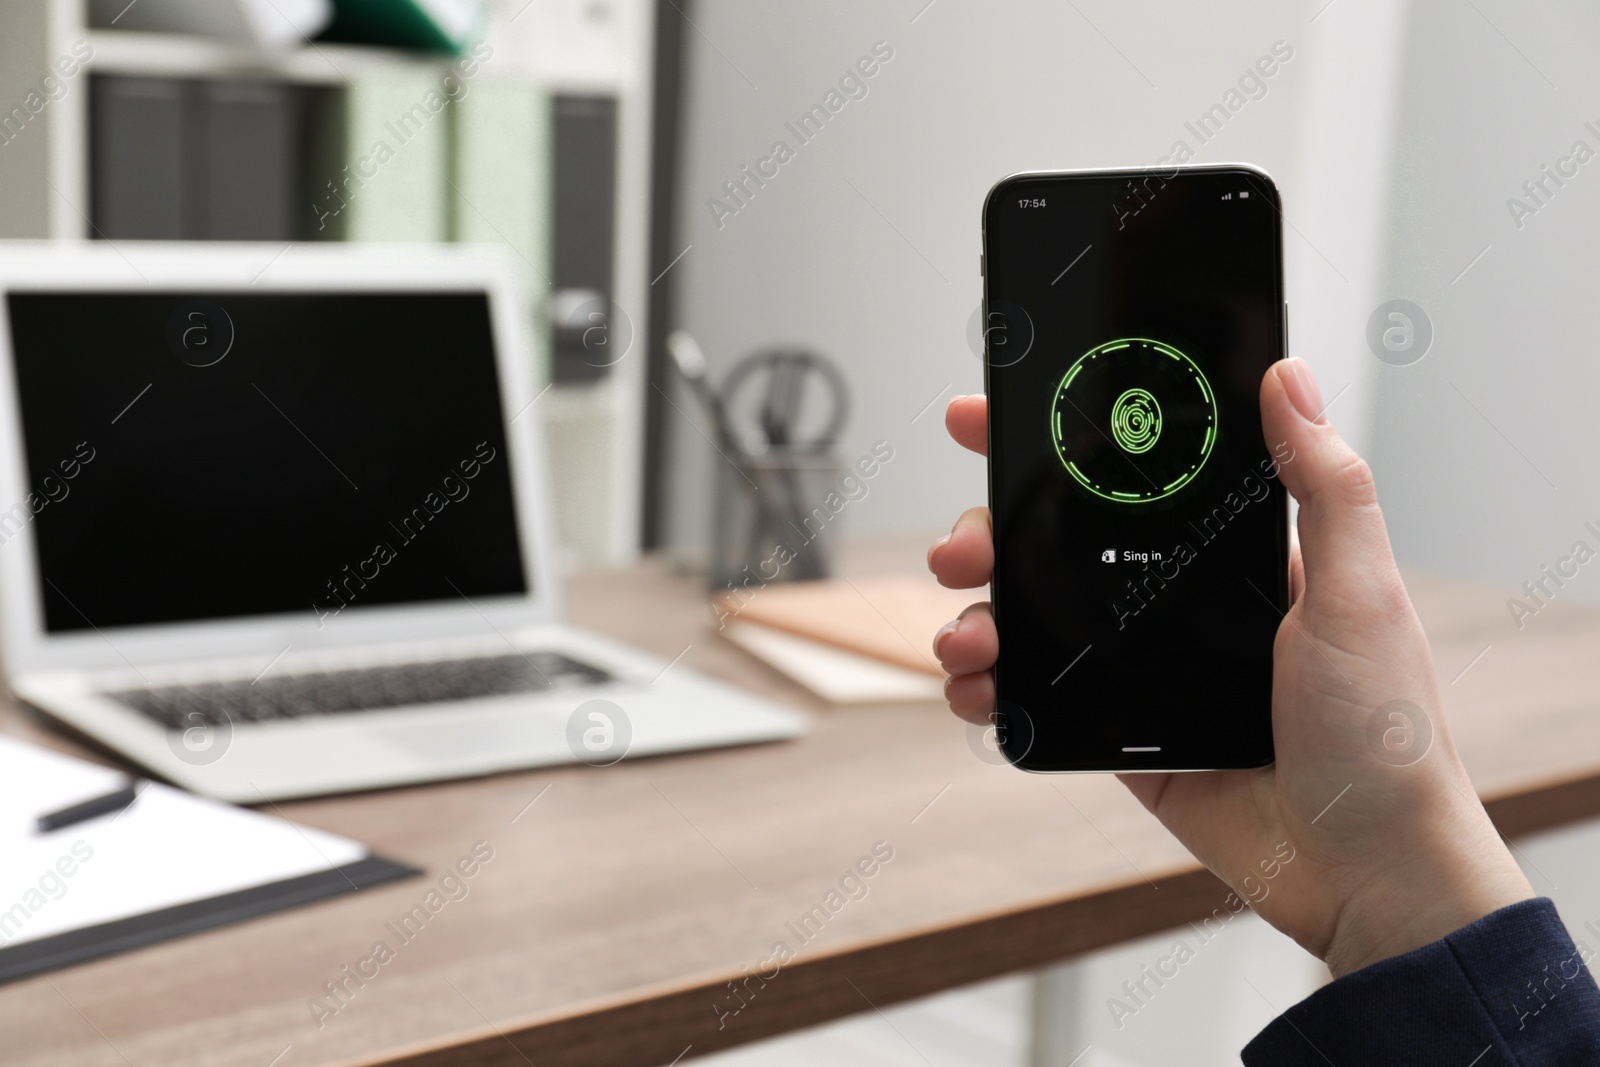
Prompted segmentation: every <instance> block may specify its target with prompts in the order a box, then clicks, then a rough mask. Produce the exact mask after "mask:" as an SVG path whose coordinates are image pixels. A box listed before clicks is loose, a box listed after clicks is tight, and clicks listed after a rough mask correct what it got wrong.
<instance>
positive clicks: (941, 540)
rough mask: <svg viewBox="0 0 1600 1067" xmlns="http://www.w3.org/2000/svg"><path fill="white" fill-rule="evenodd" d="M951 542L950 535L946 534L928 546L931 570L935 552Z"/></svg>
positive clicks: (929, 567)
mask: <svg viewBox="0 0 1600 1067" xmlns="http://www.w3.org/2000/svg"><path fill="white" fill-rule="evenodd" d="M949 543H950V535H949V534H945V535H944V536H943V537H941V538H939V539H938V540H937V541H935V542H934V543H933V544H931V545H929V546H928V569H929V570H930V571H931V570H933V554H934V553H935V552H937V551H939V550H940V549H941V548H943V547H944V546H945V545H947V544H949Z"/></svg>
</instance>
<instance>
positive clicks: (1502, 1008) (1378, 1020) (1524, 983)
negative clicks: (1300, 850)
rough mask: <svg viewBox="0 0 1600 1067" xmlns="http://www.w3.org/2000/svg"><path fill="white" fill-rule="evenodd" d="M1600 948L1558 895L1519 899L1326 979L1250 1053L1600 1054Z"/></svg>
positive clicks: (1524, 1060) (1335, 1061) (1294, 1066)
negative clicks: (1564, 914) (1598, 952)
mask: <svg viewBox="0 0 1600 1067" xmlns="http://www.w3.org/2000/svg"><path fill="white" fill-rule="evenodd" d="M1590 929H1591V930H1593V929H1594V927H1593V925H1592V924H1591V926H1590ZM1594 954H1595V953H1594V949H1593V948H1590V947H1589V946H1588V945H1574V944H1573V941H1572V938H1571V937H1570V936H1569V935H1568V934H1567V930H1566V927H1564V926H1562V925H1561V919H1560V917H1559V916H1557V915H1556V908H1555V905H1554V904H1552V903H1551V902H1550V901H1549V900H1548V899H1546V898H1544V897H1540V898H1539V899H1537V900H1527V901H1523V902H1522V903H1520V904H1513V905H1511V906H1510V907H1509V908H1502V909H1500V910H1499V911H1497V912H1495V913H1494V914H1492V915H1486V916H1484V917H1483V918H1482V919H1479V920H1478V921H1477V922H1475V923H1473V924H1472V925H1471V926H1464V927H1462V928H1461V929H1459V930H1457V931H1456V932H1455V933H1453V934H1451V935H1449V936H1448V937H1445V938H1443V939H1442V940H1439V941H1435V942H1434V943H1433V944H1431V945H1424V946H1423V947H1422V948H1419V949H1417V950H1416V951H1414V952H1408V953H1406V954H1405V955H1404V956H1396V957H1395V958H1393V959H1388V960H1382V961H1380V962H1378V963H1374V964H1373V965H1372V966H1370V967H1364V968H1362V969H1361V970H1359V971H1356V972H1355V973H1354V974H1347V975H1345V976H1344V977H1343V978H1340V979H1339V980H1338V981H1335V982H1333V983H1331V984H1329V985H1327V986H1324V987H1323V988H1322V989H1320V990H1318V991H1317V992H1316V993H1314V994H1312V995H1311V996H1309V997H1307V998H1306V999H1305V1000H1303V1001H1301V1002H1300V1003H1299V1004H1296V1005H1295V1006H1294V1007H1292V1008H1290V1009H1289V1010H1288V1011H1286V1012H1284V1013H1283V1014H1282V1015H1280V1016H1278V1018H1276V1019H1274V1020H1273V1021H1272V1025H1270V1026H1268V1027H1267V1028H1266V1029H1265V1030H1263V1031H1261V1033H1259V1034H1257V1035H1256V1039H1255V1040H1254V1041H1252V1042H1250V1044H1249V1045H1247V1046H1246V1047H1245V1050H1244V1053H1243V1058H1244V1062H1245V1065H1246V1067H1301V1065H1305V1067H1328V1065H1330V1064H1332V1065H1333V1067H1357V1065H1372V1064H1378V1065H1382V1064H1405V1065H1406V1067H1546V1065H1550V1067H1555V1065H1558V1064H1559V1065H1561V1067H1566V1065H1568V1064H1572V1065H1578V1064H1586V1065H1600V990H1597V989H1596V988H1595V982H1594V978H1593V977H1592V976H1591V975H1590V973H1589V968H1588V961H1589V960H1590V959H1591V958H1592V957H1593V956H1594Z"/></svg>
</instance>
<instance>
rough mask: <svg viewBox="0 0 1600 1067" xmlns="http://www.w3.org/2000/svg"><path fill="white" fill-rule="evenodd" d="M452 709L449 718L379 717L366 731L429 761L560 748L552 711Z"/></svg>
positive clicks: (559, 727)
mask: <svg viewBox="0 0 1600 1067" xmlns="http://www.w3.org/2000/svg"><path fill="white" fill-rule="evenodd" d="M432 710H433V709H430V711H432ZM453 714H454V715H455V716H456V717H455V718H453V719H447V718H444V717H442V716H439V715H436V714H428V715H427V716H426V721H422V722H415V723H385V724H384V725H383V727H382V728H381V729H377V730H374V731H373V733H372V737H373V740H375V741H382V742H385V743H387V744H391V745H393V746H394V747H396V748H398V749H400V750H401V751H402V752H405V753H407V754H408V755H411V756H414V757H417V758H420V759H423V760H426V761H428V762H433V763H437V762H439V761H442V760H443V761H453V760H458V759H467V758H471V757H480V758H481V757H488V756H494V755H497V754H503V755H506V756H510V755H512V754H517V755H526V754H529V753H543V752H546V751H548V752H551V753H557V754H559V753H560V752H562V751H564V750H565V748H566V720H567V717H566V716H565V715H563V714H561V713H560V712H557V711H550V710H544V709H538V710H535V709H533V708H527V707H523V708H505V709H494V710H490V709H484V710H478V709H475V708H472V707H471V706H470V705H456V710H455V711H454V712H453Z"/></svg>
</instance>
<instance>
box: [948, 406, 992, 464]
mask: <svg viewBox="0 0 1600 1067" xmlns="http://www.w3.org/2000/svg"><path fill="white" fill-rule="evenodd" d="M944 425H945V429H947V430H949V431H950V436H951V437H953V438H955V442H956V444H958V445H960V446H961V447H963V448H966V449H970V450H971V451H973V452H976V453H977V454H978V455H980V456H986V455H988V454H989V398H988V397H987V396H985V395H984V394H983V393H976V394H974V395H972V396H958V397H955V398H953V399H952V400H951V401H950V404H949V406H948V407H946V408H945V409H944Z"/></svg>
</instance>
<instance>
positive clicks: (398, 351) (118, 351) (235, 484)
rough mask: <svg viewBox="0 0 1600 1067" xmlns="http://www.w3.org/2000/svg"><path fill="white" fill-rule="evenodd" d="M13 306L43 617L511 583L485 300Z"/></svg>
mask: <svg viewBox="0 0 1600 1067" xmlns="http://www.w3.org/2000/svg"><path fill="white" fill-rule="evenodd" d="M7 304H8V310H9V314H10V319H11V334H12V350H13V352H14V358H15V362H16V381H17V391H18V400H19V407H20V410H21V413H22V432H23V442H24V447H25V451H26V460H27V473H28V487H29V489H30V490H31V492H30V494H29V495H28V496H27V497H26V498H25V499H24V500H22V501H19V502H17V503H16V504H14V505H13V506H11V507H10V509H9V510H8V511H5V512H3V513H0V551H4V547H3V543H4V542H8V541H10V540H13V539H15V538H16V537H18V536H24V535H29V534H31V536H33V537H34V538H35V544H36V546H37V550H38V561H39V570H40V574H41V581H40V587H41V595H42V597H43V614H44V620H45V627H46V629H47V630H48V631H50V632H52V633H62V632H67V631H74V630H87V629H90V628H95V629H100V630H106V629H111V628H115V627H124V626H145V625H151V624H155V623H176V622H196V621H201V620H207V619H224V618H236V617H240V616H251V615H265V614H275V613H282V612H290V613H293V612H303V613H305V616H306V618H307V619H308V620H310V619H312V618H313V616H314V617H315V619H316V620H317V621H318V622H319V624H320V625H322V626H327V625H331V624H335V623H333V620H334V619H336V618H337V616H338V615H340V614H342V613H344V612H346V611H360V610H361V609H363V608H368V607H372V606H376V605H391V606H392V605H398V604H410V603H422V602H430V601H450V600H454V601H460V600H463V599H466V600H469V601H470V600H475V599H476V598H478V597H486V596H497V595H505V594H523V593H526V592H527V591H528V581H529V578H528V573H529V572H528V570H527V567H526V561H524V560H523V558H522V552H521V549H520V545H521V541H520V538H519V536H518V529H517V519H516V512H515V507H514V503H513V499H512V487H511V477H512V472H511V469H510V456H509V455H508V454H507V448H506V439H505V426H504V421H503V419H502V415H501V412H502V408H501V397H500V385H499V378H498V375H497V373H496V365H495V353H494V340H493V334H492V332H491V329H490V319H489V301H488V297H487V296H486V295H485V294H483V293H481V292H477V293H460V292H453V293H444V292H440V293H416V292H405V293H397V292H371V293H353V292H338V293H328V292H322V293H293V292H217V293H209V294H208V293H190V292H140V293H129V292H125V291H124V292H103V293H97V292H71V293H68V292H60V291H56V292H52V293H29V292H12V293H10V294H8V297H7ZM0 507H5V502H0Z"/></svg>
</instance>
